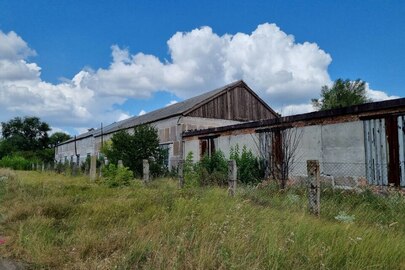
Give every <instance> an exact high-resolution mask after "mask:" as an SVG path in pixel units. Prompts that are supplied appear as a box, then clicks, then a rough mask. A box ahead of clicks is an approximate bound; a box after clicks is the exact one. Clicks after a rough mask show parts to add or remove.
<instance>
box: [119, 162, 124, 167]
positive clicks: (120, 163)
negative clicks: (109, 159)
mask: <svg viewBox="0 0 405 270" xmlns="http://www.w3.org/2000/svg"><path fill="white" fill-rule="evenodd" d="M122 167H124V164H123V163H122V160H118V168H122Z"/></svg>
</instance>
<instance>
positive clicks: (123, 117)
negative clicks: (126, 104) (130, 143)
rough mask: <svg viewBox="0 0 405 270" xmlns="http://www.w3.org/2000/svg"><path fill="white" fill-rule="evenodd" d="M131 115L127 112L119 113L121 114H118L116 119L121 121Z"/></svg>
mask: <svg viewBox="0 0 405 270" xmlns="http://www.w3.org/2000/svg"><path fill="white" fill-rule="evenodd" d="M131 116H132V115H129V114H126V113H121V114H120V115H119V116H118V119H117V121H122V120H125V119H128V118H130V117H131Z"/></svg>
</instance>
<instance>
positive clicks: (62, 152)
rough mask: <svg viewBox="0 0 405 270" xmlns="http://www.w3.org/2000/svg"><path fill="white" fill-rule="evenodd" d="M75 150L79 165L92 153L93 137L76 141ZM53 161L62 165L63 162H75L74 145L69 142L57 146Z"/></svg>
mask: <svg viewBox="0 0 405 270" xmlns="http://www.w3.org/2000/svg"><path fill="white" fill-rule="evenodd" d="M76 149H77V154H79V155H80V157H79V158H80V160H79V163H82V162H84V161H85V160H86V157H87V155H88V154H90V155H92V154H93V153H94V137H92V136H91V137H87V138H83V139H78V140H77V141H76ZM55 160H56V161H58V162H62V163H63V162H65V160H66V161H69V162H70V161H71V160H73V162H76V153H75V143H74V142H70V143H66V144H63V145H60V146H58V147H57V148H56V150H55Z"/></svg>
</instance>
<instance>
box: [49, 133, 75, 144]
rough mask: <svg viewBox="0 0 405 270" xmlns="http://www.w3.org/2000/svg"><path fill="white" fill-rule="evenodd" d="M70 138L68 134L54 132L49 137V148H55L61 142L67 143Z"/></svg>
mask: <svg viewBox="0 0 405 270" xmlns="http://www.w3.org/2000/svg"><path fill="white" fill-rule="evenodd" d="M71 138H72V137H70V135H69V134H66V133H64V132H55V133H53V134H52V135H51V136H50V137H49V146H50V147H56V146H57V145H58V144H60V143H61V142H64V141H67V140H69V139H71Z"/></svg>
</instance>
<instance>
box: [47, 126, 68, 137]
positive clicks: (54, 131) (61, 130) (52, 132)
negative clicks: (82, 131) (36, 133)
mask: <svg viewBox="0 0 405 270" xmlns="http://www.w3.org/2000/svg"><path fill="white" fill-rule="evenodd" d="M56 132H63V133H66V134H70V132H68V131H66V130H64V129H62V128H58V127H51V131H50V132H48V134H49V135H52V134H54V133H56Z"/></svg>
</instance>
